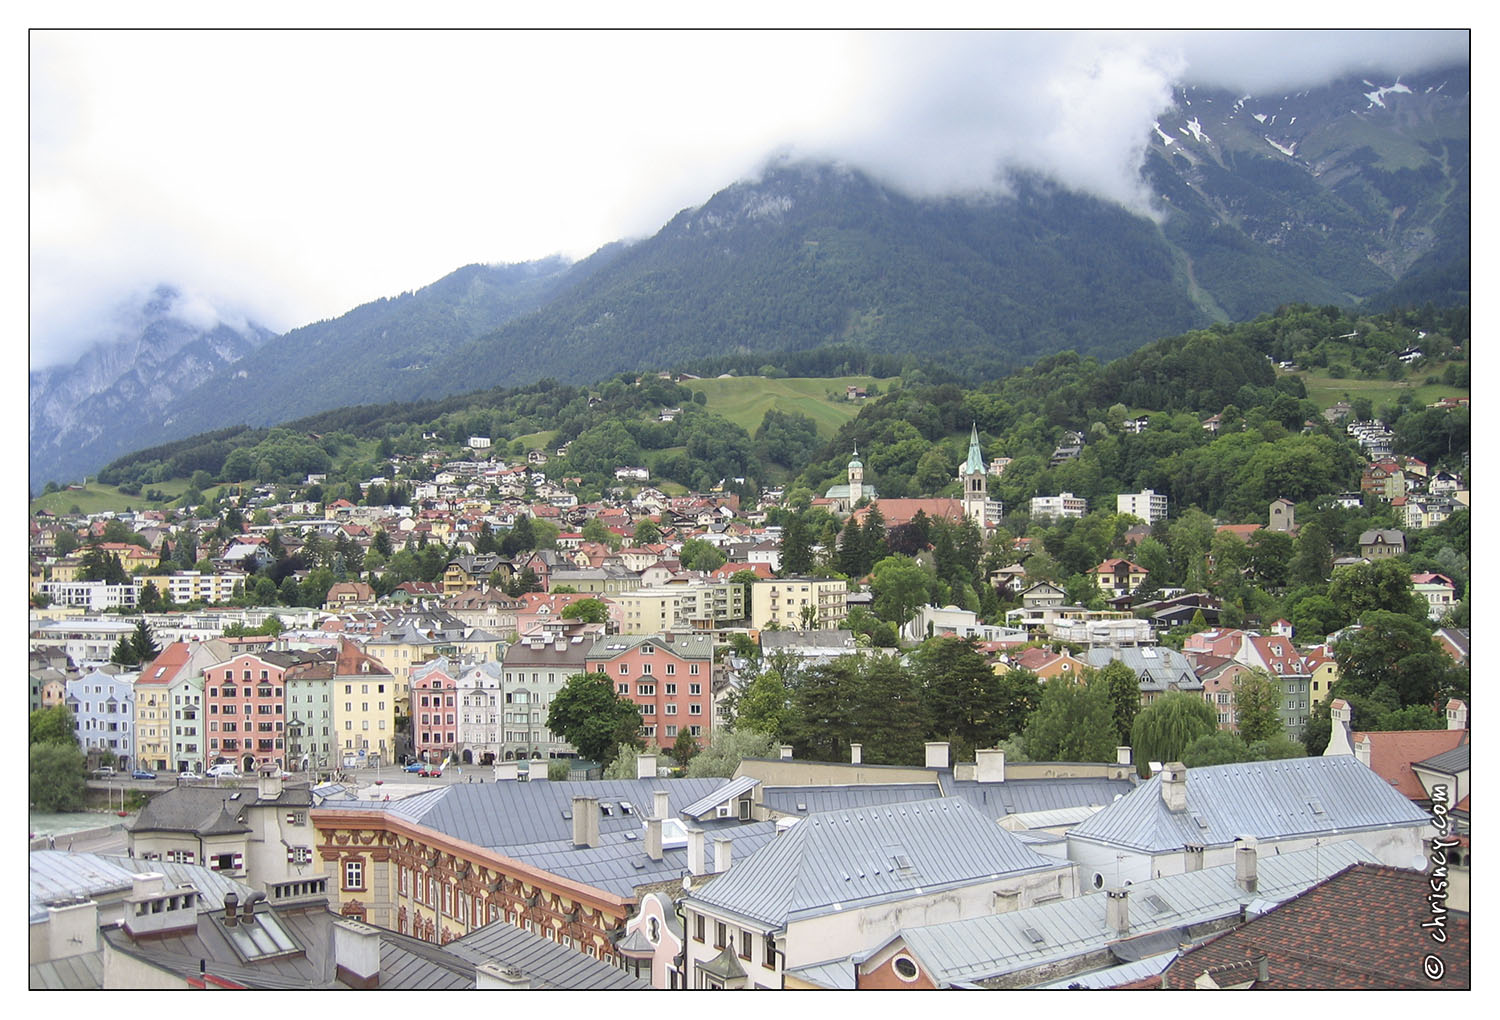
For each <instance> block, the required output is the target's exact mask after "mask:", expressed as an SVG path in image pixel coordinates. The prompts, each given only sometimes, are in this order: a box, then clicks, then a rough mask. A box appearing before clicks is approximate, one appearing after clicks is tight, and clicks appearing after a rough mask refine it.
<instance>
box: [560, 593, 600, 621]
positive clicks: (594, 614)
mask: <svg viewBox="0 0 1500 1020" xmlns="http://www.w3.org/2000/svg"><path fill="white" fill-rule="evenodd" d="M562 618H563V619H564V620H582V621H583V622H584V623H607V622H608V621H609V607H608V606H606V605H605V604H604V602H603V601H602V600H601V599H579V600H578V601H577V602H569V603H568V604H567V605H566V606H563V611H562Z"/></svg>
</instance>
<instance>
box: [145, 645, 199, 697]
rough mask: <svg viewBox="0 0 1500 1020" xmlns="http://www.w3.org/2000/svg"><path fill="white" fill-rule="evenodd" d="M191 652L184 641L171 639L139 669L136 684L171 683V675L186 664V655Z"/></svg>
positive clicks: (173, 675) (175, 673) (175, 674)
mask: <svg viewBox="0 0 1500 1020" xmlns="http://www.w3.org/2000/svg"><path fill="white" fill-rule="evenodd" d="M191 654H192V649H190V648H189V647H188V644H187V642H186V641H173V642H172V643H171V644H169V645H167V647H165V648H163V649H162V650H161V652H160V653H159V654H158V655H157V656H156V658H154V659H152V660H151V662H150V663H149V664H147V665H146V667H145V668H144V669H142V670H141V676H140V679H139V680H137V681H136V682H135V683H136V686H137V687H139V686H141V685H142V684H169V683H171V682H172V679H173V677H175V676H177V671H178V670H180V669H181V668H182V667H183V666H185V665H187V661H188V656H189V655H191ZM158 671H160V672H158Z"/></svg>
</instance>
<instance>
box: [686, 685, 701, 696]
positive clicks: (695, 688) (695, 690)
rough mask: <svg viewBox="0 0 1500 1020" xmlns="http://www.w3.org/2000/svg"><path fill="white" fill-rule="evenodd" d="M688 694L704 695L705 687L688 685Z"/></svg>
mask: <svg viewBox="0 0 1500 1020" xmlns="http://www.w3.org/2000/svg"><path fill="white" fill-rule="evenodd" d="M688 693H689V694H702V693H703V685H702V684H688Z"/></svg>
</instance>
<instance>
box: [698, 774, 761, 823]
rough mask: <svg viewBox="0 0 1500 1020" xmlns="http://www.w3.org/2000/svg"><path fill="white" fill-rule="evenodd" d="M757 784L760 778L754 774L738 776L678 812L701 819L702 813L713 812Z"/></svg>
mask: <svg viewBox="0 0 1500 1020" xmlns="http://www.w3.org/2000/svg"><path fill="white" fill-rule="evenodd" d="M759 785H760V780H759V779H756V778H755V777H754V776H740V777H739V778H738V779H730V780H728V781H726V782H725V783H724V785H723V786H721V787H719V788H718V789H717V790H714V791H713V792H712V793H709V794H707V795H706V796H703V797H700V798H698V799H697V800H695V801H693V802H692V803H691V804H689V805H688V806H687V807H685V808H683V809H682V811H681V812H680V813H681V814H684V815H687V816H688V817H689V818H692V819H694V820H699V821H701V820H702V818H703V816H704V815H706V814H709V813H711V812H713V811H714V810H715V809H716V808H717V807H718V806H719V805H720V804H724V803H726V802H728V801H730V800H733V799H734V798H736V797H738V796H739V795H740V794H742V793H746V792H748V791H750V790H753V789H755V788H756V787H757V786H759Z"/></svg>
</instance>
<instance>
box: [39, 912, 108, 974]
mask: <svg viewBox="0 0 1500 1020" xmlns="http://www.w3.org/2000/svg"><path fill="white" fill-rule="evenodd" d="M98 948H99V905H98V904H97V903H95V902H94V901H93V900H84V901H83V902H82V903H68V904H64V905H62V906H59V907H48V908H47V959H48V960H62V959H66V958H67V957H69V956H79V955H82V954H83V953H92V952H94V951H95V950H96V949H98Z"/></svg>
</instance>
